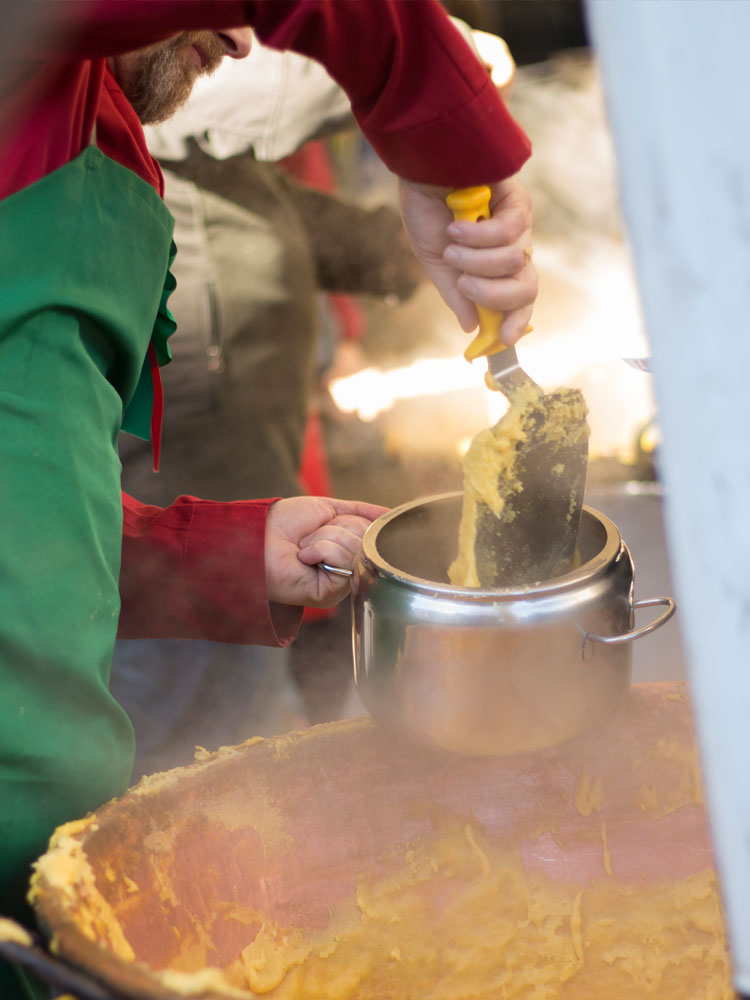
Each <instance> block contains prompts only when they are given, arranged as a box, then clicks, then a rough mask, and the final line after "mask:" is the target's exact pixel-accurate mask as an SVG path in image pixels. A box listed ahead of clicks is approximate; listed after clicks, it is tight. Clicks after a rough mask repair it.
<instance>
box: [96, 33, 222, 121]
mask: <svg viewBox="0 0 750 1000" xmlns="http://www.w3.org/2000/svg"><path fill="white" fill-rule="evenodd" d="M226 54H231V53H228V52H227V48H226V45H225V43H224V42H222V40H221V38H220V37H219V36H218V35H216V34H214V32H212V31H183V32H182V34H180V35H176V36H175V37H174V38H168V39H167V40H166V41H165V42H159V43H158V44H157V45H151V46H149V47H148V48H145V49H139V50H138V51H137V52H128V53H126V54H125V55H120V56H115V57H114V59H113V60H112V66H113V69H114V72H115V76H116V77H117V82H118V83H119V84H120V86H121V87H122V89H123V91H124V93H125V96H126V97H127V98H128V100H129V101H130V103H131V104H132V105H133V107H134V108H135V110H136V113H137V115H138V117H139V118H140V120H141V122H142V123H143V124H144V125H154V124H156V123H157V122H163V121H165V120H166V119H167V118H169V117H170V116H171V115H173V114H174V113H175V111H176V110H177V109H178V108H179V107H181V106H182V105H183V104H184V103H185V102H186V101H187V99H188V97H190V93H191V91H192V89H193V85H194V84H195V81H196V80H197V79H198V77H199V76H206V75H208V74H209V73H213V72H214V70H216V69H217V68H218V66H219V65H220V63H221V60H222V59H223V58H224V56H225V55H226Z"/></svg>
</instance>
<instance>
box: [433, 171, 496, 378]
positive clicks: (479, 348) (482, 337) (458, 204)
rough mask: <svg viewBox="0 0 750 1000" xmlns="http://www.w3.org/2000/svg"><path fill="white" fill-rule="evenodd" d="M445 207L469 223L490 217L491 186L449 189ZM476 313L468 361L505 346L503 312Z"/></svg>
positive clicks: (489, 310)
mask: <svg viewBox="0 0 750 1000" xmlns="http://www.w3.org/2000/svg"><path fill="white" fill-rule="evenodd" d="M445 200H446V203H447V205H448V208H449V209H450V210H451V212H453V218H454V219H456V220H463V219H467V220H468V221H469V222H479V221H480V220H481V219H489V217H490V189H489V188H488V187H470V188H460V189H459V190H458V191H451V193H450V194H449V195H448V197H447V198H446V199H445ZM477 313H478V314H479V333H478V334H477V335H476V337H475V338H474V339H473V340H472V342H471V343H470V344H469V346H468V347H467V348H466V350H465V351H464V357H465V358H466V360H467V361H473V360H474V359H475V358H481V357H482V356H483V355H487V354H497V353H498V351H503V350H505V348H506V347H507V346H508V345H507V344H504V343H503V342H502V340H500V327H501V326H502V322H503V313H501V312H495V310H494V309H486V308H485V307H484V306H477Z"/></svg>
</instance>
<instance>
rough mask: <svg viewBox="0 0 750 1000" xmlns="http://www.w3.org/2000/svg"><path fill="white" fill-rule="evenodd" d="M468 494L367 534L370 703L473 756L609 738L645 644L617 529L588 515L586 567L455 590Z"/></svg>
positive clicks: (418, 507) (410, 729)
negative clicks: (598, 731)
mask: <svg viewBox="0 0 750 1000" xmlns="http://www.w3.org/2000/svg"><path fill="white" fill-rule="evenodd" d="M461 498H462V494H461V493H451V494H445V495H442V496H437V497H429V498H427V499H424V500H418V501H414V502H413V503H410V504H406V505H404V506H402V507H399V508H396V509H395V510H393V511H390V512H389V513H388V514H385V515H383V516H382V517H381V518H379V519H378V520H377V521H375V522H373V524H372V525H371V526H370V528H369V529H368V530H367V532H366V533H365V536H364V539H363V544H362V551H361V554H360V557H359V560H358V565H357V569H356V573H357V575H358V585H357V589H356V592H355V594H354V597H353V607H354V622H353V640H354V670H355V683H356V686H357V691H358V693H359V696H360V698H361V700H362V703H363V704H364V705H365V707H366V708H367V709H368V711H370V712H371V713H372V714H373V715H374V716H375V718H377V719H379V720H380V721H381V722H383V723H384V724H386V725H389V726H392V727H395V728H396V729H398V730H400V731H401V732H402V733H404V734H406V735H407V736H409V737H410V738H412V739H415V740H417V741H420V742H423V743H426V744H429V745H433V746H439V747H443V748H446V749H450V750H454V751H459V752H462V753H470V754H512V753H518V752H519V751H531V750H537V749H540V748H543V747H549V746H554V745H556V744H559V743H562V742H564V741H565V740H568V739H570V738H572V737H574V736H578V735H580V734H581V733H583V732H586V731H587V730H590V729H592V728H596V727H597V726H599V725H600V724H601V723H602V722H603V721H604V720H605V719H606V718H607V717H608V716H609V715H610V714H611V713H612V712H613V711H614V710H615V708H616V707H617V705H618V704H619V702H620V700H621V698H622V696H623V695H624V693H625V691H626V690H627V688H628V686H629V684H630V676H631V665H632V653H631V645H632V643H631V641H630V640H631V639H632V638H635V637H636V636H635V635H633V634H632V632H631V626H632V613H633V609H634V607H635V605H634V603H633V572H634V571H633V564H632V560H631V558H630V553H629V551H628V549H627V546H626V545H625V544H624V542H623V540H622V539H621V537H620V534H619V532H618V531H617V528H616V527H615V525H614V524H613V523H612V522H611V521H610V520H609V519H608V518H606V517H604V516H603V515H602V514H599V513H598V512H597V511H594V510H592V509H591V508H588V507H586V508H584V513H583V518H582V522H581V531H580V535H579V549H580V553H581V561H582V565H581V566H580V568H578V569H577V570H575V571H573V572H571V573H568V574H565V575H564V576H560V577H556V578H555V579H553V580H549V581H545V582H543V583H540V584H536V585H533V586H528V587H520V588H504V589H501V590H491V589H472V588H464V587H454V586H452V585H451V584H450V583H449V582H448V578H447V566H448V565H449V564H450V562H451V560H452V558H453V556H454V554H455V547H456V539H457V528H458V520H459V516H460V506H461ZM657 600H658V601H660V602H662V601H663V602H670V603H671V598H658V599H657ZM641 603H642V602H641ZM667 617H668V615H665V616H663V620H666V618H667ZM658 624H661V622H658V623H652V625H651V626H647V628H649V629H650V630H652V628H655V627H657V626H658ZM589 636H597V637H603V638H605V639H606V638H608V637H615V638H616V639H618V640H619V641H618V642H616V643H614V644H612V645H609V644H606V643H601V642H587V641H586V640H587V637H589ZM626 636H627V641H623V640H624V637H626Z"/></svg>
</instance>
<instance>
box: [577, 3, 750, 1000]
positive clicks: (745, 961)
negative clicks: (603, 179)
mask: <svg viewBox="0 0 750 1000" xmlns="http://www.w3.org/2000/svg"><path fill="white" fill-rule="evenodd" d="M587 10H588V14H589V19H590V25H591V30H592V37H593V42H594V47H595V50H596V53H597V56H598V59H599V62H600V65H601V70H602V74H603V80H604V86H605V94H606V99H607V104H608V109H609V118H610V123H611V126H612V132H613V135H614V140H615V147H616V151H617V159H618V171H619V180H620V192H621V196H622V203H623V211H624V215H625V221H626V226H627V230H628V235H629V239H630V244H631V248H632V251H633V256H634V262H635V268H636V273H637V278H638V285H639V289H640V294H641V299H642V304H643V311H644V315H645V320H646V327H647V332H648V336H649V339H650V342H651V348H652V354H653V371H654V379H655V390H656V398H657V404H658V410H659V421H660V425H661V429H662V438H663V446H662V452H663V469H664V479H665V485H666V491H667V508H666V509H667V535H668V543H669V547H670V554H671V560H672V567H673V572H674V579H675V589H676V595H677V597H678V602H679V604H678V619H679V621H680V627H681V629H682V631H683V635H684V637H685V645H686V648H687V651H688V658H689V662H688V676H689V679H690V686H691V692H692V696H693V702H694V707H695V712H696V722H697V725H698V734H699V740H700V747H701V755H702V762H703V771H704V777H705V782H706V786H707V789H706V792H707V801H708V806H709V812H710V816H711V823H712V828H713V836H714V844H715V848H716V852H717V861H718V865H719V873H720V877H721V882H722V892H723V899H724V908H725V916H726V918H727V923H728V931H729V935H730V945H731V949H732V957H733V966H734V976H735V985H736V987H737V989H738V990H739V992H741V993H743V994H748V995H750V112H749V111H748V109H750V77H749V76H748V72H747V59H748V55H747V53H748V45H749V44H750V3H747V2H743V0H739V2H732V0H588V8H587Z"/></svg>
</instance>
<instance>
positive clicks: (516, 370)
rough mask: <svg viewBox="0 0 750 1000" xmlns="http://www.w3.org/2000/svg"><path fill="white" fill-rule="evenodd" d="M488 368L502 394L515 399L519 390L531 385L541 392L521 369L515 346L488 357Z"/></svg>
mask: <svg viewBox="0 0 750 1000" xmlns="http://www.w3.org/2000/svg"><path fill="white" fill-rule="evenodd" d="M487 368H488V369H489V371H490V373H491V375H492V377H493V378H494V379H495V381H496V382H497V384H498V385H499V386H500V390H501V392H503V393H504V395H506V396H507V397H508V398H509V399H511V400H512V399H513V397H514V395H515V394H516V393H517V392H518V390H519V389H522V388H523V387H524V386H527V385H530V386H533V387H534V388H535V389H537V390H538V391H539V392H541V391H542V390H541V387H540V386H538V385H537V384H536V382H535V381H534V380H533V379H532V378H531V376H530V375H529V374H527V373H526V372H525V371H524V370H523V368H522V367H521V365H520V363H519V360H518V354H517V353H516V348H515V346H513V347H506V348H505V349H504V350H502V351H496V352H495V353H494V354H490V355H489V356H488V357H487Z"/></svg>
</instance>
